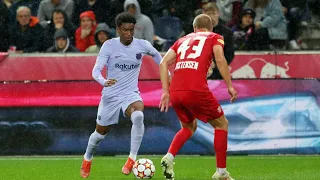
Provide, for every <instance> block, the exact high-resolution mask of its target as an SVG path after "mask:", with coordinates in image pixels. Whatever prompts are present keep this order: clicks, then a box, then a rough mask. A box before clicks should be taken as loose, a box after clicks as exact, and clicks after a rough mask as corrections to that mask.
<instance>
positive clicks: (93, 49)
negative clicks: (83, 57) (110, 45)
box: [86, 23, 111, 53]
mask: <svg viewBox="0 0 320 180" xmlns="http://www.w3.org/2000/svg"><path fill="white" fill-rule="evenodd" d="M110 38H111V29H110V27H109V26H108V25H107V24H106V23H100V24H98V26H97V29H96V32H95V33H94V40H95V41H96V44H95V45H92V46H90V47H88V48H87V49H86V52H87V53H98V52H99V51H100V48H101V46H102V45H103V43H104V42H105V41H107V40H108V39H110Z"/></svg>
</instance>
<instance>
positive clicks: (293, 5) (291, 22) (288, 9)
mask: <svg viewBox="0 0 320 180" xmlns="http://www.w3.org/2000/svg"><path fill="white" fill-rule="evenodd" d="M280 1H281V4H282V6H283V8H282V10H283V13H284V15H285V17H286V18H287V20H288V39H289V48H290V49H292V50H299V49H300V47H299V46H298V43H297V40H296V39H297V38H298V30H299V24H300V23H301V21H303V18H304V15H305V11H306V4H307V2H306V0H280Z"/></svg>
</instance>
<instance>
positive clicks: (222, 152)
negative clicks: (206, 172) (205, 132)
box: [214, 129, 228, 174]
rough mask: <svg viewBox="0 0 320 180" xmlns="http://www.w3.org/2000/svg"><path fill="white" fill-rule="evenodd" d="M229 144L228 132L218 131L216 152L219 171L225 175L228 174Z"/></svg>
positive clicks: (215, 142) (215, 138)
mask: <svg viewBox="0 0 320 180" xmlns="http://www.w3.org/2000/svg"><path fill="white" fill-rule="evenodd" d="M227 143H228V132H227V131H225V130H222V129H216V130H215V134H214V150H215V152H216V162H217V171H218V172H219V173H220V174H224V173H225V172H226V167H227Z"/></svg>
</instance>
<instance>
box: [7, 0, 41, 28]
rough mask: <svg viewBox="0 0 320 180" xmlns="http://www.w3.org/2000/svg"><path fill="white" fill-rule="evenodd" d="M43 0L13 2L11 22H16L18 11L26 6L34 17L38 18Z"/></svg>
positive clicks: (18, 0) (10, 10) (10, 13)
mask: <svg viewBox="0 0 320 180" xmlns="http://www.w3.org/2000/svg"><path fill="white" fill-rule="evenodd" d="M40 2H41V0H17V1H13V4H12V6H11V7H10V8H9V22H10V23H13V22H15V21H16V16H17V14H16V13H17V9H18V8H19V7H20V6H26V7H28V8H29V9H30V11H31V15H32V16H37V14H38V9H39V5H40Z"/></svg>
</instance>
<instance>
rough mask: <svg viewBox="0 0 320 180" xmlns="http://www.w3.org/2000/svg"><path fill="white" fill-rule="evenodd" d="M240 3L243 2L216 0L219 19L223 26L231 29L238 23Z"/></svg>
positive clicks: (240, 9) (239, 0) (240, 10)
mask: <svg viewBox="0 0 320 180" xmlns="http://www.w3.org/2000/svg"><path fill="white" fill-rule="evenodd" d="M242 3H243V0H216V4H217V6H218V8H219V13H220V14H219V15H220V19H221V20H222V21H223V24H225V25H226V26H228V27H230V28H231V27H233V26H234V25H236V24H237V23H239V17H240V15H241V12H242Z"/></svg>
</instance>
